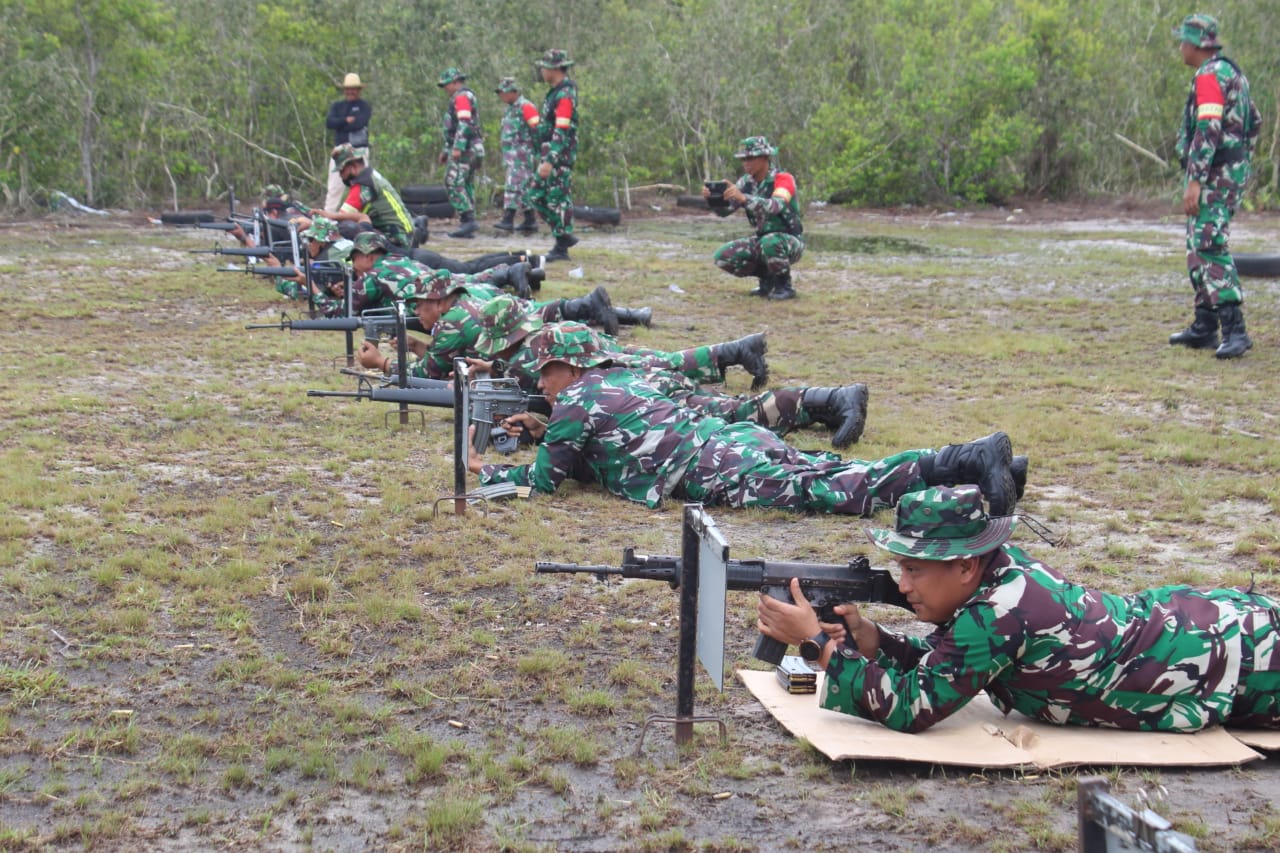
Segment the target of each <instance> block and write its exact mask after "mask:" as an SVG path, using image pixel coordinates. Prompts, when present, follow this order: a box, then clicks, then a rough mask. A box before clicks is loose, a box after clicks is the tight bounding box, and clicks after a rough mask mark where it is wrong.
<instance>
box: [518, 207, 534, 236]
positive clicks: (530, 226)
mask: <svg viewBox="0 0 1280 853" xmlns="http://www.w3.org/2000/svg"><path fill="white" fill-rule="evenodd" d="M520 233H521V234H537V233H538V217H537V215H536V214H535V213H534V212H533V211H532V210H526V211H525V212H524V220H523V221H521V223H520Z"/></svg>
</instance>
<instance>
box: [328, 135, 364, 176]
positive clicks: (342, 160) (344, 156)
mask: <svg viewBox="0 0 1280 853" xmlns="http://www.w3.org/2000/svg"><path fill="white" fill-rule="evenodd" d="M329 157H330V158H331V159H332V160H333V167H334V168H335V169H337V170H338V171H339V172H341V171H342V167H343V166H345V165H347V164H348V163H352V162H354V161H356V160H359V159H361V157H360V155H359V154H357V153H356V149H354V148H352V147H351V143H349V142H344V143H342V144H341V145H339V146H337V147H336V148H334V149H333V151H332V152H330V154H329Z"/></svg>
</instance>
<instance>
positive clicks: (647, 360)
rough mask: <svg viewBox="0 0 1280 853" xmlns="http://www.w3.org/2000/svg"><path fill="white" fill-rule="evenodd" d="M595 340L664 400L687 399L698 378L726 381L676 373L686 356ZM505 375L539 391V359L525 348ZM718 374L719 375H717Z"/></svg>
mask: <svg viewBox="0 0 1280 853" xmlns="http://www.w3.org/2000/svg"><path fill="white" fill-rule="evenodd" d="M591 331H592V334H593V335H594V336H595V339H596V344H597V346H598V347H599V348H600V351H601V352H603V353H607V354H608V355H609V356H610V358H612V360H613V366H614V367H625V368H627V369H629V370H631V371H633V372H634V373H635V374H636V375H637V376H639V377H641V378H643V380H644V381H645V382H647V383H648V384H649V385H652V386H653V387H654V388H655V389H656V390H657V391H658V392H660V393H661V394H662V395H663V396H664V397H671V396H673V395H679V396H683V395H686V394H689V393H692V392H694V391H697V390H698V388H699V383H698V378H695V377H701V378H704V379H705V380H706V381H714V380H716V379H719V378H722V376H720V375H716V374H713V373H711V371H710V370H709V369H708V368H707V367H706V366H705V365H703V366H699V367H697V368H695V369H691V370H690V373H694V374H695V376H694V377H691V376H686V375H684V374H682V373H680V372H679V371H678V370H675V369H674V365H675V364H676V363H678V362H681V361H683V360H684V359H683V358H682V356H683V353H668V352H662V351H660V350H651V349H645V348H642V347H634V346H625V345H623V344H621V343H619V342H618V340H617V339H616V338H614V337H612V336H610V335H606V334H605V333H604V332H599V331H596V330H594V329H592V330H591ZM698 349H699V350H700V351H705V355H704V357H703V359H702V361H704V362H707V363H709V364H711V365H714V361H715V357H714V354H713V353H712V352H711V348H710V347H699V348H698ZM502 372H503V374H504V375H505V376H509V377H511V378H513V379H515V380H516V381H517V382H519V383H520V387H521V388H524V389H525V391H527V392H529V393H534V391H535V389H536V388H537V387H538V379H539V374H538V357H537V355H536V354H535V353H534V352H533V351H532V350H530V349H529V348H528V347H526V346H521V347H520V348H519V349H517V350H516V351H515V353H514V354H513V355H512V356H511V357H510V358H509V359H508V360H507V362H506V363H505V364H504V365H503V366H502ZM717 373H718V371H717Z"/></svg>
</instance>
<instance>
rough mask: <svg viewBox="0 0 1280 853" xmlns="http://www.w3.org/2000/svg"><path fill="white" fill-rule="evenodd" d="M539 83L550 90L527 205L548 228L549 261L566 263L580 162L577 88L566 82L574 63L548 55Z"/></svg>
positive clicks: (573, 240)
mask: <svg viewBox="0 0 1280 853" xmlns="http://www.w3.org/2000/svg"><path fill="white" fill-rule="evenodd" d="M536 64H537V66H538V68H540V69H541V73H542V79H543V80H544V81H545V82H546V83H547V84H548V85H550V86H551V90H550V91H549V92H547V96H546V99H545V100H543V102H542V116H541V118H540V119H539V122H538V131H539V132H538V144H539V158H540V161H541V162H539V163H538V168H537V170H536V171H535V172H534V178H533V183H532V184H531V185H530V187H529V195H528V201H529V204H530V205H531V206H532V207H533V209H534V210H536V211H537V212H538V213H539V214H540V215H541V216H542V218H543V220H545V221H546V223H547V225H549V226H551V234H552V236H553V237H555V239H556V244H555V246H553V247H552V249H551V251H550V252H548V253H547V260H549V261H567V260H569V249H570V248H572V247H573V246H576V245H577V244H578V238H577V237H575V236H573V198H572V185H573V164H574V161H575V160H577V157H578V87H577V84H575V83H574V82H573V80H571V79H569V76H568V69H569V68H570V67H572V66H573V64H574V63H573V60H572V59H570V58H569V54H568V53H566V52H565V51H563V50H555V49H552V50H548V51H547V52H546V53H545V54H543V55H542V58H541V59H539V60H538V61H537V63H536Z"/></svg>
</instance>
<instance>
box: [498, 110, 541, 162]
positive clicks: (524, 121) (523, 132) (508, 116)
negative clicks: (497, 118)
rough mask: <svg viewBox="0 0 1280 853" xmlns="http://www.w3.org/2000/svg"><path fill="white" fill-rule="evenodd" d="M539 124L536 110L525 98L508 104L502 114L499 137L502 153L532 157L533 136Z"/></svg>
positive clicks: (539, 120) (539, 118)
mask: <svg viewBox="0 0 1280 853" xmlns="http://www.w3.org/2000/svg"><path fill="white" fill-rule="evenodd" d="M540 122H541V117H540V116H539V115H538V108H537V107H535V106H534V105H533V103H532V102H531V101H530V100H529V99H528V98H526V97H525V96H523V95H521V96H520V97H518V98H516V99H515V100H514V101H512V102H511V103H510V104H508V105H507V110H506V112H504V113H503V114H502V129H501V132H500V136H499V140H500V143H501V145H502V153H503V154H506V153H508V152H511V151H523V152H527V153H529V154H530V156H532V152H533V148H534V145H533V142H534V135H535V134H536V133H537V130H538V124H539V123H540Z"/></svg>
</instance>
